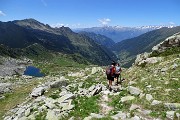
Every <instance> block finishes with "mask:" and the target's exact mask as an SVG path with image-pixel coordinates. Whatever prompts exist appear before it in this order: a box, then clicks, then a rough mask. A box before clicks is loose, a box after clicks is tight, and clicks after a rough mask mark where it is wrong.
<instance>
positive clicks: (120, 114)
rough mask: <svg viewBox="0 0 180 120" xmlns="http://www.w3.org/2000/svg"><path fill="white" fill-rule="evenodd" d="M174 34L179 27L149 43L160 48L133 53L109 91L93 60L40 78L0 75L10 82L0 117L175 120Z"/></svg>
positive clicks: (179, 89) (177, 58)
mask: <svg viewBox="0 0 180 120" xmlns="http://www.w3.org/2000/svg"><path fill="white" fill-rule="evenodd" d="M178 38H179V33H177V34H175V35H174V36H172V37H170V38H167V39H166V40H165V41H164V42H162V43H160V44H159V45H157V46H156V47H154V48H158V49H153V51H154V50H155V51H156V52H157V51H158V53H160V54H154V53H153V52H151V53H148V54H147V53H145V54H142V55H138V56H137V59H136V62H135V64H134V65H133V66H132V67H131V68H129V69H123V72H122V77H123V78H125V80H124V81H123V82H122V85H118V86H116V85H115V82H114V83H113V90H112V91H109V90H108V89H107V87H106V85H107V80H106V76H105V71H104V69H105V68H104V67H98V66H85V67H76V68H75V67H68V68H67V67H65V68H64V67H61V68H60V69H61V71H60V70H57V68H56V67H54V71H53V74H49V75H48V76H45V77H42V78H33V77H27V76H22V77H17V76H13V77H11V78H4V77H2V78H1V81H2V82H3V84H2V85H4V83H9V84H15V85H14V86H12V88H9V87H8V86H9V84H7V85H6V86H7V87H6V88H9V89H10V91H8V92H7V93H4V94H1V96H2V97H1V99H0V103H1V104H0V108H2V109H1V110H0V115H1V116H3V119H4V120H17V119H18V120H19V119H20V120H22V119H23V120H24V119H25V120H28V119H40V120H45V119H47V120H52V119H53V120H58V119H60V120H68V119H69V120H94V119H101V120H120V119H122V120H152V119H154V120H161V119H162V120H164V119H165V120H166V119H167V120H178V119H180V102H179V101H180V98H179V94H180V82H179V81H180V79H179V76H180V74H179V71H180V52H169V50H171V48H172V47H173V48H174V47H175V48H176V49H179V40H180V39H178ZM174 41H176V42H174ZM177 43H178V44H177ZM165 47H166V48H165ZM162 49H163V50H162ZM176 49H173V50H176ZM167 52H168V54H165V53H167ZM154 55H155V56H154ZM49 64H50V63H46V64H45V63H44V66H43V67H45V68H46V65H49ZM51 64H52V63H51ZM55 69H56V70H55ZM5 79H6V80H5ZM4 86H5V85H4ZM9 92H11V93H9ZM14 95H15V96H16V97H15V96H14Z"/></svg>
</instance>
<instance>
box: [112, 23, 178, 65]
mask: <svg viewBox="0 0 180 120" xmlns="http://www.w3.org/2000/svg"><path fill="white" fill-rule="evenodd" d="M179 31H180V26H178V27H174V28H161V29H158V30H154V31H151V32H147V33H145V34H143V35H140V36H138V37H135V38H132V39H127V40H123V41H122V42H119V43H117V44H115V45H114V46H113V47H112V50H113V51H115V52H116V53H117V54H118V56H119V58H120V62H121V63H122V64H124V65H125V66H129V65H130V64H132V63H133V62H132V61H133V60H134V58H135V57H136V55H137V54H140V53H143V52H150V51H151V49H152V47H153V46H155V45H156V44H158V43H160V42H162V41H163V40H165V39H166V38H167V37H169V36H171V35H173V34H175V33H177V32H179ZM129 61H131V62H130V63H129Z"/></svg>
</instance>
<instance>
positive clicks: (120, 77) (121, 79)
mask: <svg viewBox="0 0 180 120" xmlns="http://www.w3.org/2000/svg"><path fill="white" fill-rule="evenodd" d="M119 81H120V85H121V84H122V79H121V74H119Z"/></svg>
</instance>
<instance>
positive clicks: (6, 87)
mask: <svg viewBox="0 0 180 120" xmlns="http://www.w3.org/2000/svg"><path fill="white" fill-rule="evenodd" d="M11 90H12V84H11V83H0V94H3V93H6V92H10V91H11Z"/></svg>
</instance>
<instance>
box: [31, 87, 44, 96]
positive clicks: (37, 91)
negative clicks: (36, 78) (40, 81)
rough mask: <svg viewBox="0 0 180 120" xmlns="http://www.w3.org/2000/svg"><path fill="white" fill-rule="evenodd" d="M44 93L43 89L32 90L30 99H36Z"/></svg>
mask: <svg viewBox="0 0 180 120" xmlns="http://www.w3.org/2000/svg"><path fill="white" fill-rule="evenodd" d="M44 92H45V88H44V87H38V88H34V89H33V90H32V92H31V94H30V96H31V97H38V96H41V95H43V94H44Z"/></svg>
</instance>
